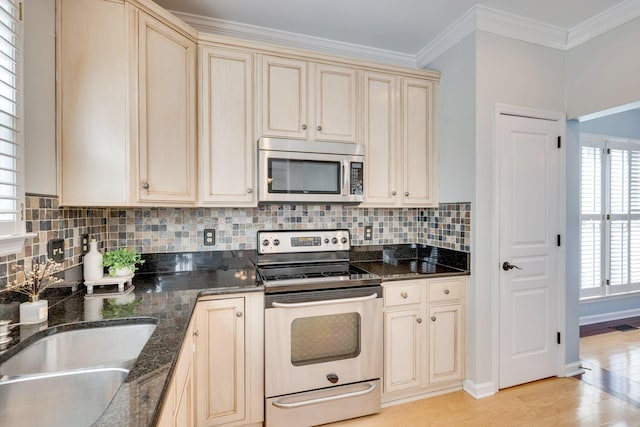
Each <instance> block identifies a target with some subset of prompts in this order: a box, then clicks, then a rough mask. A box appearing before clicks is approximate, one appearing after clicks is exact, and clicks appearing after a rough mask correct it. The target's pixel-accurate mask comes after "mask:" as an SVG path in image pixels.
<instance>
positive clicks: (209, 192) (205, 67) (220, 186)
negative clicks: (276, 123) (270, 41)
mask: <svg viewBox="0 0 640 427" xmlns="http://www.w3.org/2000/svg"><path fill="white" fill-rule="evenodd" d="M254 58H255V55H254V54H253V53H251V52H249V51H243V50H235V49H223V48H215V47H208V46H202V47H200V48H199V63H200V73H199V74H200V87H199V93H200V94H201V95H202V96H201V97H200V104H199V117H200V120H199V125H198V127H199V147H200V149H199V157H200V180H199V181H200V191H201V196H200V200H201V202H202V204H203V205H217V206H225V207H236V206H255V205H256V203H257V200H256V191H255V157H256V156H255V152H256V145H255V143H256V141H255V140H254V137H253V135H254V132H253V117H254V115H253V111H254V108H253V104H254V96H253V81H254V62H255V61H254Z"/></svg>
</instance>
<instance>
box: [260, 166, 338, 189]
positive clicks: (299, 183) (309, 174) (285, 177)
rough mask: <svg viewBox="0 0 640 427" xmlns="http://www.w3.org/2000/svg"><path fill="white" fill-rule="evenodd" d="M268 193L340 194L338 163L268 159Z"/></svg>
mask: <svg viewBox="0 0 640 427" xmlns="http://www.w3.org/2000/svg"><path fill="white" fill-rule="evenodd" d="M268 191H269V193H294V194H340V191H341V188H340V162H331V161H313V160H295V159H276V158H270V159H269V180H268Z"/></svg>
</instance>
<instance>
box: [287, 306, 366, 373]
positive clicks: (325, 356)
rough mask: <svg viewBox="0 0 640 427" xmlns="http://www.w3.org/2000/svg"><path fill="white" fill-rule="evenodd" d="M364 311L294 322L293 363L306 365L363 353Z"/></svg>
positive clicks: (348, 357)
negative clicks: (362, 322) (361, 339)
mask: <svg viewBox="0 0 640 427" xmlns="http://www.w3.org/2000/svg"><path fill="white" fill-rule="evenodd" d="M360 323H361V319H360V314H359V313H343V314H334V315H330V316H314V317H302V318H299V319H295V320H294V321H293V322H292V323H291V364H293V366H305V365H312V364H315V363H324V362H331V361H334V360H343V359H352V358H354V357H358V356H359V355H360Z"/></svg>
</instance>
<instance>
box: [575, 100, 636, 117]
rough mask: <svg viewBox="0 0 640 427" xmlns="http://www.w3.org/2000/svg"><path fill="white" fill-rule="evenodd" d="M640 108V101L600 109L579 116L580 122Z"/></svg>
mask: <svg viewBox="0 0 640 427" xmlns="http://www.w3.org/2000/svg"><path fill="white" fill-rule="evenodd" d="M639 108H640V101H635V102H631V103H629V104H625V105H620V106H617V107H612V108H609V109H607V110H602V111H598V112H597V113H591V114H586V115H584V116H580V117H578V121H579V122H584V121H587V120H593V119H599V118H601V117H605V116H609V115H611V114H618V113H624V112H625V111H630V110H635V109H639Z"/></svg>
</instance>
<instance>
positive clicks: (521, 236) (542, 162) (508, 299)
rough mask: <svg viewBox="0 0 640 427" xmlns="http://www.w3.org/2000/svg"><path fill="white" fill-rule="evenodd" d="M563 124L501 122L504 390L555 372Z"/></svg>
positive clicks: (502, 117)
mask: <svg viewBox="0 0 640 427" xmlns="http://www.w3.org/2000/svg"><path fill="white" fill-rule="evenodd" d="M560 124H561V122H560V121H552V120H542V119H532V118H525V117H516V116H507V115H500V116H499V118H498V122H497V132H498V133H497V136H498V139H497V145H498V147H497V148H498V162H499V163H498V171H499V177H498V180H499V215H500V218H499V233H500V265H497V266H496V268H500V370H499V375H500V378H499V385H500V388H505V387H510V386H513V385H517V384H522V383H526V382H529V381H534V380H538V379H541V378H547V377H550V376H555V375H557V374H558V353H559V345H558V343H557V334H558V331H559V330H560V329H559V325H558V313H557V308H558V298H559V297H560V293H559V290H561V289H563V287H562V282H561V280H562V278H561V277H560V274H559V269H558V267H559V265H558V256H559V253H560V251H559V250H560V248H559V247H558V234H559V233H560V227H561V221H560V209H559V208H560V203H559V202H560V198H559V197H560V184H561V182H560V176H561V174H560V168H561V163H560V159H561V156H560V150H559V149H558V142H557V141H558V139H557V138H558V136H559V135H560ZM510 265H511V267H509V266H510Z"/></svg>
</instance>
